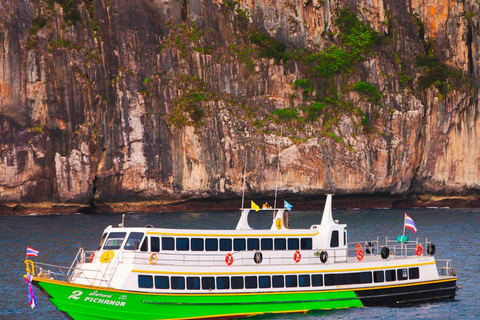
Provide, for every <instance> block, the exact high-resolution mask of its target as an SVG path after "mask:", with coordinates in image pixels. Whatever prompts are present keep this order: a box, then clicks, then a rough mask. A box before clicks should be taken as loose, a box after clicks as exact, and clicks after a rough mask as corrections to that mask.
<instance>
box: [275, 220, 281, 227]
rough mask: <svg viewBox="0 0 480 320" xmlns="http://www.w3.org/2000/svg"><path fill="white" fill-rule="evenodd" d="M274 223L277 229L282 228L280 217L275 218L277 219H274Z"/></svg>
mask: <svg viewBox="0 0 480 320" xmlns="http://www.w3.org/2000/svg"><path fill="white" fill-rule="evenodd" d="M275 225H276V226H277V229H278V230H280V229H282V219H280V218H279V219H277V220H276V221H275Z"/></svg>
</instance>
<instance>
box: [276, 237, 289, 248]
mask: <svg viewBox="0 0 480 320" xmlns="http://www.w3.org/2000/svg"><path fill="white" fill-rule="evenodd" d="M286 249H287V240H286V239H285V238H277V239H275V250H286Z"/></svg>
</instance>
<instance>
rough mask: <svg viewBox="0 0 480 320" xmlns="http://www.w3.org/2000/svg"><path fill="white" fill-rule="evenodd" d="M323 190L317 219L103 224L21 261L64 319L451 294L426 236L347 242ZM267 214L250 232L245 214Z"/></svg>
mask: <svg viewBox="0 0 480 320" xmlns="http://www.w3.org/2000/svg"><path fill="white" fill-rule="evenodd" d="M331 207H332V196H331V195H327V200H326V204H325V208H324V211H323V216H322V220H321V223H320V224H315V225H312V226H311V227H310V228H309V229H288V228H286V226H285V222H286V221H285V216H286V209H285V208H283V209H276V210H272V209H268V208H258V207H254V209H252V208H244V209H241V216H240V219H239V221H238V224H237V226H236V229H235V230H198V229H197V230H193V229H188V230H187V229H164V228H154V227H152V226H145V227H124V226H123V224H121V225H120V226H119V227H112V226H108V227H107V228H106V229H105V231H104V233H103V235H102V237H101V241H100V244H99V246H98V248H97V250H94V251H86V250H84V249H83V248H80V250H79V251H78V253H77V255H76V257H75V259H74V261H73V263H72V264H71V266H70V267H66V268H62V267H56V266H53V265H50V264H42V263H38V262H33V261H32V260H26V261H25V263H26V265H27V275H26V276H25V277H26V279H28V278H30V279H31V283H33V284H34V285H36V286H37V287H38V288H40V289H41V290H42V291H43V292H44V293H45V294H46V295H47V296H48V297H49V298H50V301H51V302H52V303H53V304H54V305H55V307H56V308H58V310H60V311H61V312H63V313H64V314H65V315H66V316H67V317H69V318H71V319H75V320H81V319H89V320H91V319H122V320H127V319H135V320H139V319H177V320H178V319H233V318H240V317H246V316H252V315H258V314H264V313H291V312H307V311H310V310H324V309H335V308H350V307H363V306H389V305H399V304H409V303H416V302H420V301H429V300H435V299H453V298H454V297H455V293H456V290H457V286H456V281H457V277H456V275H455V271H454V269H453V267H452V264H451V261H450V260H438V259H437V260H436V259H435V258H434V251H435V246H434V245H433V244H432V243H429V242H427V241H425V242H418V240H417V241H406V240H407V239H406V238H405V237H402V238H401V239H399V241H392V240H388V239H385V241H380V240H379V239H373V240H372V239H370V240H368V239H367V241H359V242H355V243H349V242H348V236H347V230H346V225H345V224H339V223H338V221H335V220H333V218H332V209H331ZM252 210H255V211H265V212H268V211H269V212H270V214H271V213H272V211H273V221H272V225H271V228H270V229H264V230H254V229H252V228H251V227H250V225H249V223H248V215H249V213H250V212H251V211H252Z"/></svg>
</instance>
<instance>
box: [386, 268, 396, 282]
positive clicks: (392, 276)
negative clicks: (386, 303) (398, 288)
mask: <svg viewBox="0 0 480 320" xmlns="http://www.w3.org/2000/svg"><path fill="white" fill-rule="evenodd" d="M385 280H386V281H395V280H397V279H396V278H395V270H385Z"/></svg>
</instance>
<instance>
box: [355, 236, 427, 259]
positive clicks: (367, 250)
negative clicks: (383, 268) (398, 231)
mask: <svg viewBox="0 0 480 320" xmlns="http://www.w3.org/2000/svg"><path fill="white" fill-rule="evenodd" d="M400 240H402V239H400ZM347 247H348V253H349V256H357V257H359V255H360V250H361V251H362V253H363V255H364V256H366V255H369V254H370V255H380V254H381V251H382V249H383V248H384V247H387V248H388V249H389V255H390V256H394V257H396V258H401V257H408V256H428V255H433V253H434V250H435V249H434V246H433V244H432V243H431V242H429V241H428V238H427V239H425V241H423V242H421V241H419V240H418V238H417V239H416V240H413V241H399V240H390V239H388V237H387V238H385V241H380V239H379V238H377V239H374V240H365V241H364V240H362V241H356V242H352V243H349V244H348V246H347ZM432 248H433V250H432Z"/></svg>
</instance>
